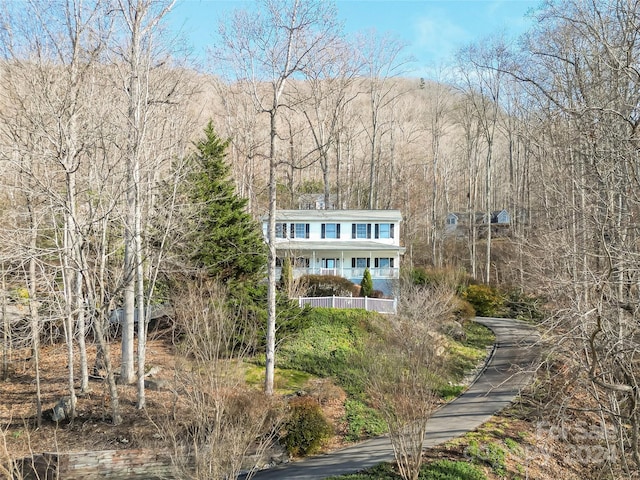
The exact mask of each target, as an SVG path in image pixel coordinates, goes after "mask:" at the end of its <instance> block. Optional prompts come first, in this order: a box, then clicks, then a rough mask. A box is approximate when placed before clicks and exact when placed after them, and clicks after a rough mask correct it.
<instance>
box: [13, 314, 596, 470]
mask: <svg viewBox="0 0 640 480" xmlns="http://www.w3.org/2000/svg"><path fill="white" fill-rule="evenodd" d="M323 325H324V326H323ZM329 325H334V326H333V327H331V332H332V333H333V335H329V336H328V337H327V336H326V335H324V334H323V332H324V333H326V332H327V330H326V328H328V327H329ZM340 329H341V327H339V324H334V323H333V321H332V320H328V323H327V320H325V321H320V322H319V323H317V324H316V325H315V326H314V327H311V328H309V329H305V330H306V333H305V334H304V335H303V336H302V337H301V338H304V343H305V347H304V348H306V349H308V348H309V346H311V348H313V346H314V345H316V346H318V343H317V342H320V344H321V345H322V348H320V349H318V351H317V354H318V355H319V356H318V357H317V358H318V359H320V358H322V356H324V355H326V356H327V358H336V354H335V352H337V351H339V350H336V346H337V345H342V347H339V348H341V349H343V350H340V351H343V352H344V353H346V352H347V351H348V349H349V348H350V347H346V345H348V343H344V341H341V340H340V339H341V338H342V339H343V340H344V339H346V338H348V335H349V334H348V332H347V333H345V332H343V333H339V332H340ZM314 332H317V333H314ZM165 333H166V334H165V335H162V336H160V337H159V338H155V339H153V340H151V341H150V342H149V346H148V364H149V367H150V370H151V371H153V372H154V373H153V375H151V376H150V377H149V379H150V380H153V382H154V383H153V384H154V385H156V386H158V387H159V388H158V389H156V388H149V389H147V408H146V409H145V410H144V411H143V412H142V414H141V412H140V411H137V410H135V400H136V398H135V387H134V386H122V385H121V386H119V394H120V400H121V405H122V409H123V417H124V421H123V423H122V424H121V425H118V426H113V425H111V424H110V423H109V414H110V411H109V407H108V405H107V404H106V403H107V401H108V400H107V399H108V395H107V394H106V392H105V391H104V388H105V387H104V385H103V383H102V381H100V380H98V379H94V380H93V381H92V383H91V387H92V390H91V392H89V393H87V394H85V395H82V396H80V397H79V399H78V410H77V418H76V419H75V420H74V421H73V422H72V423H67V422H64V421H63V422H60V423H59V424H56V423H54V422H52V421H51V420H45V421H44V424H43V425H42V427H41V428H39V429H37V428H35V426H34V424H33V412H34V406H33V376H32V374H31V371H30V368H29V367H30V360H29V358H28V356H27V352H26V351H22V352H16V357H15V360H14V362H13V363H12V365H13V366H14V372H13V374H12V375H11V378H10V379H9V380H8V381H6V382H5V383H4V384H3V388H2V392H1V393H0V418H1V419H2V423H3V425H5V429H4V430H3V441H4V445H5V448H6V451H5V452H4V453H8V454H9V455H10V456H12V457H14V458H15V457H22V456H29V455H30V454H31V453H39V452H52V451H54V452H55V451H93V450H112V449H116V450H117V449H137V448H155V449H164V448H167V447H170V445H169V444H167V443H166V436H165V435H163V431H162V424H163V419H165V420H166V419H168V418H169V413H170V412H169V410H170V408H171V407H172V406H174V405H175V391H173V388H171V384H172V377H173V375H174V373H175V367H176V350H175V347H174V346H173V345H172V341H171V337H170V336H169V335H168V333H167V332H165ZM345 335H347V336H345ZM316 336H317V337H316ZM314 337H316V338H315V339H314ZM327 342H331V343H333V344H334V346H333V347H331V346H330V344H329V343H327ZM297 343H298V341H296V340H295V339H293V338H292V339H291V341H289V342H286V345H288V346H283V349H284V350H283V356H284V357H283V361H284V363H285V364H289V365H290V366H291V367H292V366H293V363H294V362H296V358H301V357H299V355H300V354H299V353H296V352H301V350H300V346H298V347H296V344H297ZM456 348H457V351H458V352H459V353H460V352H461V351H460V350H459V347H456ZM287 352H288V353H287ZM307 352H308V350H307ZM331 352H334V353H331ZM93 354H94V350H93V349H91V350H90V355H91V356H92V355H93ZM112 354H113V355H114V358H115V357H117V355H118V352H117V346H113V351H112ZM42 358H43V362H42V374H41V375H42V379H43V392H42V393H43V401H44V407H45V408H46V409H49V408H51V407H52V406H53V404H54V403H55V402H56V401H57V400H58V399H60V398H61V397H63V396H65V394H66V392H65V389H66V380H67V375H68V372H67V369H66V349H65V347H64V345H47V346H45V347H43V357H42ZM470 358H471V357H470ZM476 359H477V360H476V361H479V362H480V363H481V362H482V361H483V359H482V357H476ZM465 362H467V361H465ZM339 363H340V362H338V364H336V365H334V366H330V368H333V369H334V373H335V374H336V375H338V376H341V375H342V374H341V373H340V368H341V367H340V365H339ZM321 365H322V361H320V363H317V361H316V362H315V363H314V364H313V365H312V368H314V369H316V370H317V371H319V370H322V369H323V368H324V367H322V366H321ZM327 365H328V364H327ZM465 365H466V368H467V369H468V368H470V367H472V365H471V364H469V363H465ZM307 370H308V368H307ZM287 372H291V373H287ZM293 372H294V370H288V371H282V372H281V374H280V375H279V378H280V385H281V387H284V388H283V389H282V392H283V393H284V392H286V391H291V389H294V390H296V389H297V390H298V391H300V390H303V391H305V392H306V393H307V394H310V395H312V396H315V398H317V399H318V400H319V401H320V403H321V405H322V408H323V411H324V414H325V415H326V417H327V418H328V419H329V420H330V422H332V423H333V424H334V426H335V427H336V429H335V431H336V436H335V437H334V438H333V439H331V440H330V441H329V442H327V443H326V444H325V445H324V447H323V449H324V451H327V450H328V449H333V448H339V447H341V446H344V445H345V444H347V443H349V442H350V441H353V437H352V436H350V435H349V432H350V428H349V426H348V424H346V423H345V413H346V412H345V403H344V400H345V398H346V397H345V394H344V391H343V389H342V388H341V387H340V386H339V385H337V384H336V383H335V382H332V381H331V380H330V379H321V378H318V377H314V376H310V375H308V374H302V372H300V373H298V374H295V375H292V373H293ZM467 372H469V370H467ZM544 377H545V375H544V372H541V373H540V374H539V376H538V379H537V380H536V382H535V385H536V387H535V388H532V389H529V390H528V391H527V392H525V394H524V395H523V397H522V398H521V400H520V401H519V402H518V403H516V404H515V405H514V406H513V407H512V408H510V409H508V410H507V411H505V412H503V413H502V414H501V415H499V416H496V417H495V418H494V420H492V421H491V422H490V423H488V424H486V425H484V426H483V427H482V428H481V429H479V430H478V431H477V432H474V433H471V434H468V435H466V436H465V437H463V438H461V439H460V440H459V441H454V442H451V443H449V444H447V445H444V446H442V447H438V448H436V449H432V450H429V451H428V452H427V453H426V459H427V461H428V462H430V461H432V460H436V459H448V460H450V461H452V462H459V461H464V462H469V461H471V462H472V463H474V464H477V465H479V468H480V469H481V470H483V471H484V472H485V473H486V474H487V475H488V477H487V478H489V479H498V478H520V477H519V476H522V478H531V479H535V478H540V479H545V478H563V479H570V478H580V477H579V475H580V473H581V472H583V469H584V465H576V464H575V462H573V463H571V462H568V461H567V460H566V459H564V454H563V452H566V451H567V448H568V447H567V445H563V442H562V441H561V440H562V439H558V438H549V436H548V435H545V434H548V433H549V432H543V431H541V429H540V425H541V423H540V422H541V421H544V418H543V417H541V416H540V415H541V412H540V411H539V407H540V405H541V403H540V400H541V396H540V392H541V390H544V389H545V388H548V387H547V386H546V383H544V382H543V380H544ZM287 378H288V379H289V380H286V379H287ZM468 380H469V377H468V376H467V380H464V381H463V384H464V383H465V382H467V381H468ZM557 381H559V379H558V378H555V379H554V382H557ZM286 385H289V386H288V387H287V386H286ZM352 387H353V385H352ZM45 418H48V416H47V415H45ZM351 431H352V430H351ZM487 452H491V455H493V456H495V458H494V457H493V456H487V455H488V453H487ZM376 475H378V474H376ZM524 475H527V476H526V477H524ZM363 478H364V477H363ZM366 478H383V477H381V476H374V477H366ZM385 478H386V477H385ZM388 478H391V477H388Z"/></svg>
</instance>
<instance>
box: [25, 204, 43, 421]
mask: <svg viewBox="0 0 640 480" xmlns="http://www.w3.org/2000/svg"><path fill="white" fill-rule="evenodd" d="M27 202H28V204H29V205H28V208H29V223H30V225H29V230H30V234H31V243H30V245H29V247H30V249H29V280H28V283H27V286H28V291H29V316H30V319H31V349H32V357H33V370H34V376H35V388H36V424H37V426H38V427H41V426H42V392H41V385H40V331H41V328H40V313H39V312H38V298H37V288H36V286H37V277H36V249H37V243H36V242H37V239H38V227H37V222H36V218H35V212H34V209H33V208H34V207H33V205H31V200H30V199H29V200H27Z"/></svg>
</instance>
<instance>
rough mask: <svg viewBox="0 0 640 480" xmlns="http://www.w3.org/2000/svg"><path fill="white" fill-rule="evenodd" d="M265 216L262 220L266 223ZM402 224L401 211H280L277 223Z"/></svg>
mask: <svg viewBox="0 0 640 480" xmlns="http://www.w3.org/2000/svg"><path fill="white" fill-rule="evenodd" d="M266 219H267V216H266V215H264V216H263V217H262V220H263V221H265V220H266ZM322 220H327V221H335V222H342V221H346V222H349V221H361V222H400V221H402V213H400V210H278V211H277V212H276V221H278V222H281V221H294V222H295V221H309V222H313V221H322Z"/></svg>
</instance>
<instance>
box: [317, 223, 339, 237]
mask: <svg viewBox="0 0 640 480" xmlns="http://www.w3.org/2000/svg"><path fill="white" fill-rule="evenodd" d="M321 229H322V232H321V237H322V238H340V224H339V223H323V224H322V228H321Z"/></svg>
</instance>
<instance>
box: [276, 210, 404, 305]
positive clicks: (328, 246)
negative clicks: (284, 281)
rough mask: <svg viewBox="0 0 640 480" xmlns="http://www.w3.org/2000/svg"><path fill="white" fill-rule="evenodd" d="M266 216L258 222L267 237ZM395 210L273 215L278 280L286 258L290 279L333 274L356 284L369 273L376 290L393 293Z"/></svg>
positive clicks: (397, 228)
mask: <svg viewBox="0 0 640 480" xmlns="http://www.w3.org/2000/svg"><path fill="white" fill-rule="evenodd" d="M267 222H268V217H264V218H263V231H264V234H265V238H267ZM401 222H402V214H401V213H400V211H399V210H278V211H277V213H276V238H275V246H276V253H277V257H278V258H277V267H278V277H279V276H280V267H281V266H282V261H283V260H284V259H285V258H287V257H289V258H291V260H292V263H293V271H294V277H296V278H297V277H300V276H301V275H306V274H312V275H339V276H341V277H344V278H347V279H349V280H351V281H352V282H353V283H356V284H359V283H360V281H361V280H362V276H363V275H364V271H365V269H367V268H368V269H369V271H370V272H371V277H372V279H373V285H374V288H375V289H376V290H381V291H382V292H383V293H385V294H386V295H389V294H392V293H393V289H394V288H393V287H394V284H395V283H396V282H395V281H396V280H397V279H398V278H399V277H400V257H401V256H402V255H403V254H404V252H405V248H404V247H401V246H400V223H401Z"/></svg>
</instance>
